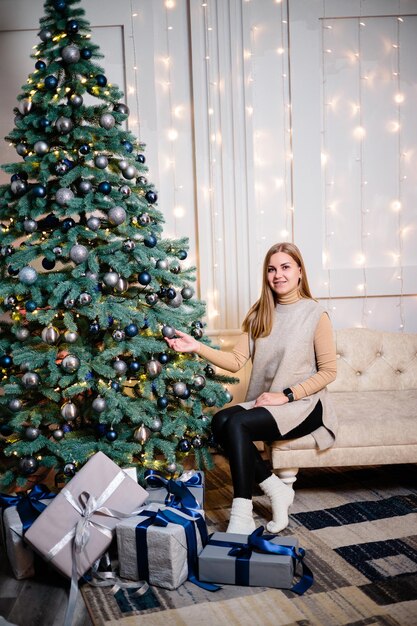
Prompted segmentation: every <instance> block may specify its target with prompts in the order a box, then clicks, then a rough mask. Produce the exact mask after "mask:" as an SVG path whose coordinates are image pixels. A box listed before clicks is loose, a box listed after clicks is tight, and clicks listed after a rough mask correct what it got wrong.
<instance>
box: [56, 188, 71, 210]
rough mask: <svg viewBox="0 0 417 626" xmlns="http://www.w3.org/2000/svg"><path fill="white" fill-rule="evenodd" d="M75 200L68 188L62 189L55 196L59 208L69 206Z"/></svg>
mask: <svg viewBox="0 0 417 626" xmlns="http://www.w3.org/2000/svg"><path fill="white" fill-rule="evenodd" d="M73 198H74V194H73V192H72V191H71V189H69V188H68V187H61V188H60V189H58V190H57V192H56V194H55V200H56V202H57V203H58V204H59V206H67V205H68V204H69V203H70V202H71V200H73Z"/></svg>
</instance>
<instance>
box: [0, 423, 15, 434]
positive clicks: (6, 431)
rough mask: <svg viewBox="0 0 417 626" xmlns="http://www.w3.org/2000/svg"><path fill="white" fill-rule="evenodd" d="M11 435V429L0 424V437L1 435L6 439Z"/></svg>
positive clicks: (6, 425)
mask: <svg viewBox="0 0 417 626" xmlns="http://www.w3.org/2000/svg"><path fill="white" fill-rule="evenodd" d="M12 433H13V429H12V428H10V426H9V425H8V424H1V425H0V435H3V437H8V436H9V435H11V434H12Z"/></svg>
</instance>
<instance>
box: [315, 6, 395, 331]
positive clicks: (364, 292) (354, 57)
mask: <svg viewBox="0 0 417 626" xmlns="http://www.w3.org/2000/svg"><path fill="white" fill-rule="evenodd" d="M361 4H362V2H361ZM323 7H324V9H323V10H324V12H325V3H324V5H323ZM361 9H362V6H361ZM360 13H362V11H360ZM349 19H350V18H349ZM356 19H357V51H356V52H354V53H347V55H348V57H349V58H350V60H351V62H355V63H356V62H357V64H358V72H357V75H358V101H357V103H356V104H353V106H352V114H353V115H354V117H356V116H357V118H356V119H357V125H356V127H355V129H354V131H353V135H354V137H355V138H356V139H357V140H358V142H359V143H358V148H359V152H358V156H357V157H356V161H357V163H358V164H359V167H360V174H359V178H360V200H359V203H360V251H359V252H358V254H357V256H356V263H357V265H358V266H359V267H360V268H361V272H362V280H361V282H360V283H359V284H358V285H357V290H358V292H360V294H361V295H360V296H359V297H360V298H361V300H362V316H361V326H363V327H367V325H368V317H369V315H371V314H372V309H371V308H370V307H369V298H375V297H378V296H369V294H368V278H367V273H368V272H367V269H368V267H369V264H368V241H369V237H370V236H371V234H372V233H370V232H369V230H368V215H369V212H370V211H369V208H368V207H367V202H366V193H365V191H366V185H367V182H368V181H367V180H366V176H365V164H364V141H365V138H366V129H365V126H364V118H363V107H362V95H363V87H364V85H367V84H371V81H370V78H372V77H371V76H369V75H367V74H366V73H364V72H363V66H362V52H363V50H362V36H363V35H362V33H363V29H364V28H365V27H366V21H365V18H363V17H362V16H361V15H360V16H359V17H358V18H356ZM394 19H396V20H397V36H396V39H395V41H393V42H392V44H391V50H392V54H394V55H395V58H394V59H393V62H392V64H391V66H392V67H394V68H395V70H394V71H393V72H392V79H393V81H394V85H395V89H394V92H395V93H394V96H393V99H394V103H395V104H396V119H395V120H393V121H392V122H391V123H390V125H389V127H388V130H389V131H390V132H392V133H397V145H398V170H399V176H398V182H397V186H398V191H397V197H396V198H395V199H393V200H392V201H391V203H390V207H387V208H390V209H391V210H393V211H395V212H396V215H397V233H398V244H397V245H398V248H397V250H396V251H394V252H392V256H393V259H394V263H395V268H396V278H397V279H398V280H399V281H400V295H399V303H398V308H399V315H400V324H399V329H400V330H403V329H404V327H405V313H404V290H403V289H404V278H403V241H404V236H405V230H406V229H405V228H404V227H403V218H402V212H403V195H404V194H403V183H404V181H405V180H406V176H405V175H404V159H405V158H406V157H407V154H405V153H404V152H403V146H402V135H401V128H402V120H401V105H402V103H403V101H404V94H403V93H402V90H401V78H400V77H401V73H400V49H401V48H400V40H401V36H400V27H401V24H402V23H403V22H404V17H400V16H398V17H396V18H394ZM332 30H333V26H332V25H331V24H330V23H329V18H326V17H324V18H323V20H322V32H321V36H322V41H321V43H322V51H321V52H322V67H323V75H322V99H323V109H322V111H323V112H322V154H321V158H322V170H323V183H324V205H325V213H324V238H325V246H324V251H323V266H324V268H325V270H326V271H327V280H326V281H325V283H324V284H325V286H326V288H327V294H328V295H327V300H328V308H329V309H332V310H335V309H336V307H334V306H332V305H331V300H332V293H331V283H330V278H331V269H330V268H331V266H332V263H331V258H330V239H331V237H332V236H333V235H334V232H333V231H332V230H331V221H330V215H331V214H332V212H333V213H334V212H335V211H336V206H337V202H336V201H335V197H334V194H332V197H331V198H330V197H329V196H330V195H331V191H330V190H331V189H332V187H333V186H334V180H332V178H331V177H330V176H329V172H328V166H329V161H330V155H329V154H328V151H327V139H326V132H327V112H328V110H329V108H333V107H334V106H335V104H336V102H337V98H330V97H329V96H330V94H329V93H328V88H327V85H326V56H327V55H329V54H332V53H333V52H334V51H333V49H332V47H331V45H330V46H329V42H328V41H327V40H326V31H332Z"/></svg>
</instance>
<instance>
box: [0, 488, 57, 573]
mask: <svg viewBox="0 0 417 626" xmlns="http://www.w3.org/2000/svg"><path fill="white" fill-rule="evenodd" d="M40 502H41V503H42V504H45V505H48V504H49V503H50V500H40ZM3 532H4V542H5V545H6V552H7V556H8V558H9V562H10V566H11V568H12V572H13V575H14V577H15V578H17V580H22V579H24V578H31V577H32V576H34V575H35V555H34V553H33V550H31V548H29V546H28V545H27V544H26V543H25V542H24V540H23V528H22V520H21V519H20V515H19V513H18V512H17V509H16V507H15V506H12V507H9V508H8V509H6V510H5V511H4V513H3Z"/></svg>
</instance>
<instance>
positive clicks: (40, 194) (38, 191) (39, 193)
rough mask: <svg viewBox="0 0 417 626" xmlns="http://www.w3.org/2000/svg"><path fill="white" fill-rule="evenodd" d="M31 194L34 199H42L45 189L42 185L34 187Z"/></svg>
mask: <svg viewBox="0 0 417 626" xmlns="http://www.w3.org/2000/svg"><path fill="white" fill-rule="evenodd" d="M32 194H33V195H34V196H35V198H44V197H45V196H46V187H45V186H44V185H34V186H33V187H32Z"/></svg>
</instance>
